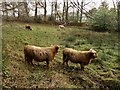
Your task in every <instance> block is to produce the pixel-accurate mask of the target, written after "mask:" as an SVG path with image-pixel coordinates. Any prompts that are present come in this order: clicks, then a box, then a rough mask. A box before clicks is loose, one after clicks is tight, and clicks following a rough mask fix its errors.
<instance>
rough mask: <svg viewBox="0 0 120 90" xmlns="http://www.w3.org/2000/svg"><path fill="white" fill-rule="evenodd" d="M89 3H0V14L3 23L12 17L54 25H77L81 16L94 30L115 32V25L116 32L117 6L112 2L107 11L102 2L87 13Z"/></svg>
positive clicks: (119, 13) (53, 0) (43, 0)
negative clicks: (111, 6)
mask: <svg viewBox="0 0 120 90" xmlns="http://www.w3.org/2000/svg"><path fill="white" fill-rule="evenodd" d="M112 1H113V0H112ZM92 3H93V2H92V0H62V1H61V2H60V1H59V0H33V1H32V2H30V0H25V2H2V3H0V6H1V7H2V9H1V10H0V11H1V12H2V16H3V19H4V18H5V19H6V20H8V19H9V18H11V17H12V19H13V20H14V19H16V20H22V21H27V22H29V21H31V22H38V23H39V22H44V21H45V22H46V21H51V22H55V23H56V21H57V22H60V23H66V24H67V23H68V24H70V23H77V24H78V25H80V24H81V23H83V19H84V17H85V19H86V20H88V21H89V25H90V26H91V28H92V29H94V30H97V31H111V30H116V27H117V25H118V29H119V28H120V9H119V7H120V5H119V4H118V6H117V7H116V4H115V1H113V5H114V8H111V9H110V8H109V7H108V4H107V3H106V2H102V3H101V5H100V6H99V8H98V9H97V8H95V7H93V8H92V9H91V10H87V9H88V8H87V7H88V6H89V5H90V4H91V5H92ZM49 7H50V8H51V9H49ZM91 7H92V6H91ZM50 10H51V11H50ZM31 12H32V13H31ZM48 12H49V13H50V14H48ZM117 16H118V17H117ZM12 19H10V20H12ZM85 19H84V20H85ZM117 20H118V24H117ZM119 31H120V30H119Z"/></svg>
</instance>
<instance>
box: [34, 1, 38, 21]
mask: <svg viewBox="0 0 120 90" xmlns="http://www.w3.org/2000/svg"><path fill="white" fill-rule="evenodd" d="M37 5H38V4H37V2H35V15H34V19H36V18H37Z"/></svg>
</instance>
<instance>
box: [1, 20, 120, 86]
mask: <svg viewBox="0 0 120 90" xmlns="http://www.w3.org/2000/svg"><path fill="white" fill-rule="evenodd" d="M24 25H25V23H17V22H11V23H10V22H8V23H7V22H3V25H2V34H3V40H2V49H3V51H2V58H3V60H2V61H3V66H2V67H3V68H2V71H3V80H2V81H3V87H4V88H11V87H16V88H57V87H58V88H98V87H107V88H110V87H113V88H114V87H120V65H119V64H120V60H119V58H118V56H119V55H118V46H119V44H120V42H119V40H118V34H117V33H108V32H104V33H102V32H93V31H88V30H83V29H79V27H66V29H65V30H58V27H57V26H54V25H53V26H51V25H45V24H33V23H30V25H31V26H32V28H33V30H32V31H29V30H25V29H24ZM26 44H31V45H36V46H40V47H42V46H43V47H45V46H50V45H53V44H58V45H60V50H59V52H58V54H57V55H56V56H55V59H54V60H53V62H51V63H50V68H49V69H47V68H46V63H45V62H41V63H37V62H34V63H35V66H28V65H26V64H25V62H24V54H23V48H24V46H25V45H26ZM65 47H71V48H74V49H77V50H89V49H90V48H93V49H95V50H96V51H97V53H98V58H97V59H96V60H95V61H92V62H91V64H89V65H88V66H86V67H85V71H80V67H79V65H78V64H73V63H71V62H69V67H67V66H63V65H62V49H63V48H65ZM112 83H115V85H114V84H112Z"/></svg>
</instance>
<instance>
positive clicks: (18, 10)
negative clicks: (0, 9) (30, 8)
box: [18, 2, 20, 18]
mask: <svg viewBox="0 0 120 90" xmlns="http://www.w3.org/2000/svg"><path fill="white" fill-rule="evenodd" d="M18 18H20V2H18Z"/></svg>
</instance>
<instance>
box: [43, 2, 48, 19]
mask: <svg viewBox="0 0 120 90" xmlns="http://www.w3.org/2000/svg"><path fill="white" fill-rule="evenodd" d="M44 5H45V7H44V21H46V14H47V9H46V7H47V3H46V0H45V1H44Z"/></svg>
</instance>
